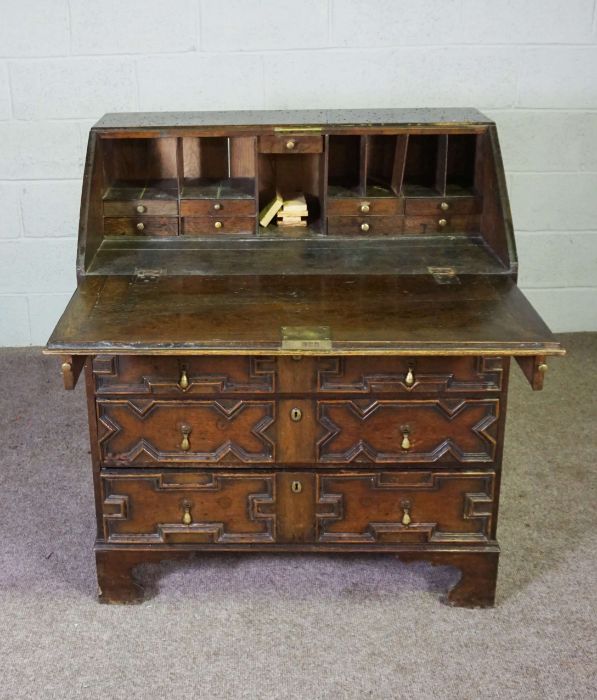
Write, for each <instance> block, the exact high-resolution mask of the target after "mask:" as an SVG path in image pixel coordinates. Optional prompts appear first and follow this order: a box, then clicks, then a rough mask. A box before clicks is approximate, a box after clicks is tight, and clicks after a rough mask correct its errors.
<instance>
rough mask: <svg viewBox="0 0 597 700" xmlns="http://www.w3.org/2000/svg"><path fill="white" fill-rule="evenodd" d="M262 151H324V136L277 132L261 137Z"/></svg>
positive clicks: (260, 146)
mask: <svg viewBox="0 0 597 700" xmlns="http://www.w3.org/2000/svg"><path fill="white" fill-rule="evenodd" d="M259 152H260V153H322V152H323V136H305V135H303V134H283V135H279V134H275V135H270V136H260V137H259Z"/></svg>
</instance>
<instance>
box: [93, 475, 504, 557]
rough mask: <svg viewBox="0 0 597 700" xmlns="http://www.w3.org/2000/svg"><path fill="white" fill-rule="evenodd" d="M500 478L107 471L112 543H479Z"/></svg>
mask: <svg viewBox="0 0 597 700" xmlns="http://www.w3.org/2000/svg"><path fill="white" fill-rule="evenodd" d="M495 482H496V478H495V473H494V472H491V471H489V472H482V471H466V472H450V471H433V470H418V471H409V472H400V471H397V472H383V471H366V470H360V471H358V472H354V473H351V474H346V473H317V472H315V473H313V472H293V473H288V472H285V471H274V470H271V471H261V472H255V471H254V472H250V473H247V472H230V471H228V472H222V471H186V472H172V471H171V472H161V471H144V472H140V471H103V472H102V475H101V489H102V513H101V515H102V521H103V532H104V539H105V541H106V542H109V543H141V544H148V543H149V544H152V543H153V544H161V543H166V544H193V543H195V544H219V545H221V544H260V543H262V544H263V543H265V544H269V543H289V544H290V543H307V544H308V543H316V544H317V543H328V544H331V545H334V544H335V545H338V544H342V543H349V544H355V543H359V544H364V545H373V546H375V545H392V544H403V543H406V544H412V543H417V544H427V543H428V544H432V545H438V544H446V545H449V546H454V545H459V544H462V545H466V544H479V543H484V542H489V541H491V540H492V539H493V538H494V537H495V532H494V516H495V508H496V502H495V499H494V493H495Z"/></svg>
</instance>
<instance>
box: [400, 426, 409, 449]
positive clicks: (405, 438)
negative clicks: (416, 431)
mask: <svg viewBox="0 0 597 700" xmlns="http://www.w3.org/2000/svg"><path fill="white" fill-rule="evenodd" d="M400 430H401V431H402V442H401V443H400V447H401V448H402V449H403V450H410V448H411V442H410V428H409V427H408V425H403V426H402V427H401V428H400Z"/></svg>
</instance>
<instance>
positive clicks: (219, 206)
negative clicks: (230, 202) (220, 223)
mask: <svg viewBox="0 0 597 700" xmlns="http://www.w3.org/2000/svg"><path fill="white" fill-rule="evenodd" d="M221 208H222V205H221V204H220V203H219V202H216V203H215V204H214V209H215V210H216V211H220V209H221Z"/></svg>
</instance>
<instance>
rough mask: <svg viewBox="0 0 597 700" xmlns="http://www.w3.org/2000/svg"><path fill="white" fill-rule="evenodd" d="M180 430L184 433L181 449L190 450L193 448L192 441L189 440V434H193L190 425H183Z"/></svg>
mask: <svg viewBox="0 0 597 700" xmlns="http://www.w3.org/2000/svg"><path fill="white" fill-rule="evenodd" d="M180 432H181V433H182V440H181V441H180V449H181V450H183V452H188V451H189V450H190V449H191V441H190V440H189V435H190V434H191V426H190V425H181V426H180Z"/></svg>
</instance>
